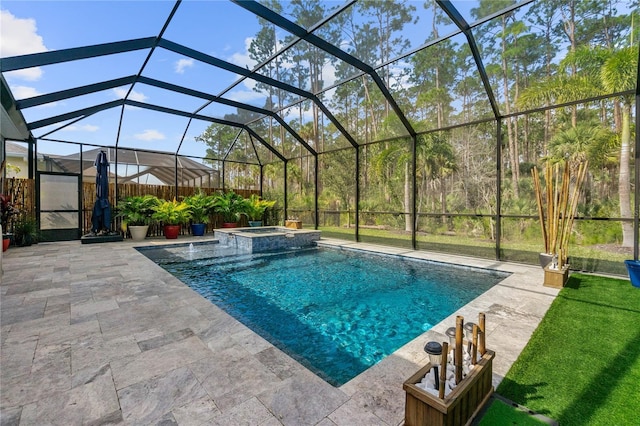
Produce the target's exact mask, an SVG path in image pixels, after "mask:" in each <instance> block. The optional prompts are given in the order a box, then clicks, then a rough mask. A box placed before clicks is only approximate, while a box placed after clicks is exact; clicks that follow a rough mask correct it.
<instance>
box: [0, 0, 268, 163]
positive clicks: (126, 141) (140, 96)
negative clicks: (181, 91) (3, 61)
mask: <svg viewBox="0 0 640 426" xmlns="http://www.w3.org/2000/svg"><path fill="white" fill-rule="evenodd" d="M173 5H174V2H172V1H159V2H158V1H125V2H117V1H116V2H113V1H109V2H102V1H63V2H59V1H55V2H54V1H43V2H40V1H11V0H8V1H3V2H2V17H1V18H2V22H1V25H0V28H1V29H2V42H1V44H0V56H2V57H7V56H15V55H22V54H27V53H37V52H43V51H48V50H58V49H65V48H70V47H78V46H85V45H92V44H98V43H107V42H113V41H119V40H128V39H133V38H139V37H151V36H156V35H157V34H158V33H159V32H160V30H161V28H162V26H163V24H164V22H165V20H166V18H167V16H168V15H169V13H170V11H171V9H172V7H173ZM194 6H197V7H198V10H196V8H195V7H194ZM203 6H205V8H204V9H203ZM239 23H241V24H239ZM256 31H257V19H256V18H255V17H254V16H253V15H251V14H249V13H248V12H245V11H244V10H243V9H242V8H240V7H238V6H236V5H234V4H232V3H230V2H226V1H225V2H222V1H212V2H195V4H194V2H183V4H182V5H181V6H180V8H179V10H178V13H177V14H176V16H175V17H174V19H173V21H172V24H171V26H170V27H169V29H168V31H167V32H166V33H165V38H167V39H169V40H171V41H174V42H176V43H180V44H185V45H188V46H189V47H192V48H195V49H197V50H200V51H202V52H204V53H208V54H211V55H213V56H216V57H219V58H221V59H224V60H226V61H229V62H232V63H234V64H237V65H240V66H243V67H249V68H252V67H253V66H254V65H255V64H254V63H253V62H252V61H251V60H250V59H249V57H248V55H247V46H248V43H249V41H250V37H251V36H252V35H253V34H255V32H256ZM146 54H147V52H146V51H139V52H131V53H125V54H120V55H111V56H108V57H103V58H96V59H91V60H83V61H76V62H73V63H64V64H57V65H51V66H46V67H41V68H39V69H29V70H23V71H18V72H12V73H6V74H5V77H6V78H7V80H8V82H9V85H10V87H11V89H12V91H13V92H14V96H15V97H16V98H17V99H23V98H28V97H32V96H36V95H39V94H44V93H50V92H53V91H57V90H64V89H68V88H71V87H75V86H80V85H85V84H91V83H96V82H99V81H103V80H107V79H112V78H118V77H124V76H126V75H131V74H135V73H137V72H138V71H139V70H140V67H141V65H142V64H143V62H144V59H145V57H146ZM145 75H148V76H150V77H153V78H158V79H160V80H165V81H169V82H172V83H174V84H179V85H183V86H187V87H191V88H194V89H198V90H203V91H206V92H209V93H219V91H221V90H222V89H224V88H226V87H228V86H229V85H231V84H232V83H233V82H234V81H236V79H237V76H236V75H234V74H232V73H228V72H226V71H221V70H217V69H215V68H213V67H209V66H205V65H204V64H198V63H197V62H195V61H193V60H192V59H189V58H185V57H181V56H180V55H177V54H175V53H172V52H169V51H166V50H157V51H156V53H154V55H153V56H152V59H151V61H150V62H149V64H148V65H147V67H146V69H145ZM127 90H128V87H122V88H117V89H113V90H109V91H104V92H98V93H95V94H91V95H86V96H82V97H79V98H77V99H70V100H66V101H61V102H58V103H56V104H55V105H43V106H40V107H35V108H30V109H27V110H25V111H24V113H25V117H26V118H27V120H28V121H33V120H38V119H41V118H46V117H49V116H51V115H57V114H60V113H63V112H69V111H74V110H76V109H81V108H85V107H87V106H91V105H94V104H99V103H104V102H108V101H112V100H115V99H118V98H119V97H122V96H123V94H124V93H126V91H127ZM234 92H235V94H234V95H233V96H229V97H232V98H235V99H237V100H243V101H249V102H251V101H256V102H257V103H261V102H263V100H261V99H259V98H261V96H260V95H259V94H257V93H255V92H254V91H252V90H251V87H250V84H249V85H241V86H239V87H238V88H237V89H236V90H234ZM130 98H131V99H134V100H139V101H143V102H148V103H152V104H153V103H156V104H161V105H168V106H172V107H174V108H176V109H182V110H186V111H194V110H195V109H197V108H198V107H200V106H202V105H203V104H204V101H203V100H201V99H197V98H192V97H188V96H184V95H173V94H171V93H170V92H167V91H162V90H160V89H157V88H154V87H151V86H145V85H136V86H134V90H133V93H132V94H131V95H130ZM167 98H168V99H167ZM160 99H162V101H161V100H160ZM167 101H168V102H167ZM252 103H254V102H252ZM54 110H55V112H53V113H52V111H54ZM210 112H211V114H209V115H214V116H222V115H224V114H225V113H228V112H233V110H232V109H229V108H227V107H221V110H220V111H210ZM119 115H120V109H119V108H114V109H111V110H106V111H104V112H101V113H98V114H96V115H94V116H92V117H89V118H87V119H84V120H81V121H79V122H78V123H76V124H74V125H73V126H70V127H69V128H68V129H65V130H63V131H58V132H55V133H53V134H51V135H49V136H48V137H50V138H52V139H61V140H71V141H77V142H87V143H95V144H106V145H113V141H114V140H115V137H116V133H115V132H116V131H117V121H118V120H119ZM186 123H187V120H186V119H185V118H182V117H173V116H170V115H167V114H160V113H153V112H150V111H146V110H141V109H135V108H127V111H125V117H124V120H123V128H122V131H121V135H120V145H121V146H129V147H138V148H147V149H154V150H168V151H172V150H173V151H175V148H176V147H177V144H178V143H179V140H180V139H181V138H182V134H183V133H184V130H185V128H186ZM207 125H208V123H204V122H202V123H194V125H193V126H192V127H191V128H190V130H189V132H188V135H187V138H191V139H192V138H193V137H194V136H195V135H198V134H200V133H201V132H202V131H203V130H204V129H205V128H206V126H207ZM54 127H58V126H54ZM54 127H50V128H44V129H38V130H36V131H34V133H35V134H36V136H38V135H42V134H44V133H45V132H46V131H49V130H53V128H54ZM44 145H45V144H41V147H42V146H44ZM41 149H42V148H41ZM183 152H184V153H185V154H191V155H203V154H204V151H203V148H202V147H199V148H197V149H191V152H185V151H183Z"/></svg>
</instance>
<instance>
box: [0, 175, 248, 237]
mask: <svg viewBox="0 0 640 426" xmlns="http://www.w3.org/2000/svg"><path fill="white" fill-rule="evenodd" d="M2 186H3V188H2V193H3V194H7V195H9V197H10V199H11V201H12V202H13V203H14V205H15V206H16V207H17V208H18V209H20V211H21V212H22V213H24V214H26V215H27V216H29V217H33V218H35V216H36V191H35V188H36V185H35V180H34V179H21V178H10V179H4V181H3V185H2ZM199 189H201V190H202V192H204V193H205V194H215V193H219V192H222V188H194V187H182V186H180V187H178V191H177V197H176V198H177V199H178V200H182V199H183V198H184V197H187V196H189V195H193V194H195V193H196V192H197V191H198V190H199ZM233 191H234V192H236V193H237V194H240V195H242V196H243V197H245V198H248V197H249V196H250V195H251V194H259V191H254V190H246V189H234V190H233ZM147 194H149V195H155V196H156V197H158V198H160V199H164V200H172V199H173V198H174V197H175V187H173V186H165V185H140V184H135V183H133V184H131V183H127V184H118V198H119V199H123V198H125V197H129V196H133V195H147ZM95 201H96V184H95V182H93V181H91V182H83V183H82V219H81V223H82V230H81V232H82V234H83V235H84V234H86V233H88V232H90V231H91V215H92V212H93V205H94V204H95ZM115 201H116V199H115V184H114V183H110V184H109V203H111V206H112V207H114V206H116V202H115ZM13 219H14V220H16V219H17V218H15V217H14V218H13ZM219 219H220V218H217V217H214V218H213V223H211V224H209V226H216V225H217V224H218V223H222V221H221V220H219ZM111 222H112V226H113V228H112V229H113V230H120V227H121V222H122V221H121V220H120V219H119V218H116V217H115V212H114V213H113V214H112V221H111ZM11 229H12V222H10V223H9V229H8V230H3V231H5V232H10V231H11ZM149 233H150V235H162V230H161V229H160V227H152V229H150V231H149ZM183 233H188V227H186V226H185V227H184V229H183Z"/></svg>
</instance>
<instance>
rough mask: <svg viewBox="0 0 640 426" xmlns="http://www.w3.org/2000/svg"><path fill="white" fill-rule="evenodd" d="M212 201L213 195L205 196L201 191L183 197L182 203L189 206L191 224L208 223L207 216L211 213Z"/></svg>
mask: <svg viewBox="0 0 640 426" xmlns="http://www.w3.org/2000/svg"><path fill="white" fill-rule="evenodd" d="M213 201H214V196H213V195H207V194H205V193H204V192H202V191H198V192H197V193H196V194H194V195H190V196H188V197H185V199H184V202H185V203H187V205H188V206H189V211H191V220H192V221H193V223H207V222H208V221H209V215H211V213H212V212H213Z"/></svg>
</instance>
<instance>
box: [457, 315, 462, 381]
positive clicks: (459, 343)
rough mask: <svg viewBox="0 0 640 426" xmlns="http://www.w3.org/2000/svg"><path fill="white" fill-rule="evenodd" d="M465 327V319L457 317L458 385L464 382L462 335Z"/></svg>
mask: <svg viewBox="0 0 640 426" xmlns="http://www.w3.org/2000/svg"><path fill="white" fill-rule="evenodd" d="M463 327H464V317H462V316H460V315H458V316H457V317H456V350H455V365H456V385H457V384H459V383H460V382H461V381H462V333H463Z"/></svg>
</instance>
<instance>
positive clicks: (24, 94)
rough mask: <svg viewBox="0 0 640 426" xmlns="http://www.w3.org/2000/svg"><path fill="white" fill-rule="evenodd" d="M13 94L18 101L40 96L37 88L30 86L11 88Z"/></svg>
mask: <svg viewBox="0 0 640 426" xmlns="http://www.w3.org/2000/svg"><path fill="white" fill-rule="evenodd" d="M11 93H13V96H15V98H16V99H26V98H33V97H34V96H38V95H39V94H40V92H38V91H37V90H36V88H35V87H28V86H11Z"/></svg>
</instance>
